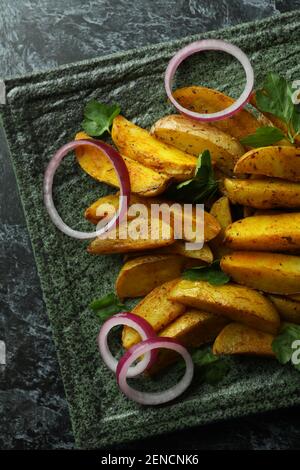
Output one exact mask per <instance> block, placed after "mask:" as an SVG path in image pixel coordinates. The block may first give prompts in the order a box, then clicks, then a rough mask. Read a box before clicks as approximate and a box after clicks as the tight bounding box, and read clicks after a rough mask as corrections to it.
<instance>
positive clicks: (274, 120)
mask: <svg viewBox="0 0 300 470" xmlns="http://www.w3.org/2000/svg"><path fill="white" fill-rule="evenodd" d="M250 103H251V104H252V106H254V108H256V109H258V107H257V102H256V94H255V93H252V95H251V99H250ZM259 112H261V111H259ZM262 115H263V116H265V117H266V119H267V120H268V121H269V122H270V123H272V124H273V125H274V126H275V127H278V129H280V130H282V132H283V133H284V134H285V135H288V131H287V127H286V124H285V123H284V122H283V121H282V120H281V119H280V118H278V117H277V116H274V115H273V114H270V113H265V112H264V113H262ZM264 125H267V124H264ZM295 144H296V145H297V146H299V145H300V136H299V135H296V136H295Z"/></svg>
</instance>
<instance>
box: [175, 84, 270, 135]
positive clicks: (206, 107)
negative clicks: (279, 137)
mask: <svg viewBox="0 0 300 470" xmlns="http://www.w3.org/2000/svg"><path fill="white" fill-rule="evenodd" d="M173 96H174V98H175V99H176V100H177V101H178V103H180V104H181V105H182V106H184V107H185V108H187V109H190V110H191V111H195V112H197V113H203V114H204V113H216V112H218V111H222V110H223V109H225V108H228V106H231V105H232V103H234V101H235V100H234V99H233V98H230V97H229V96H227V95H225V94H224V93H221V92H220V91H218V90H214V89H211V88H206V87H201V86H190V87H185V88H179V89H178V90H176V91H175V92H174V93H173ZM214 126H215V127H217V128H218V129H220V130H221V131H223V132H226V133H227V134H230V135H231V136H232V137H235V138H236V139H237V140H240V139H242V138H243V137H246V136H247V135H249V134H254V133H255V131H256V130H257V129H258V128H259V127H261V124H260V123H259V121H258V120H257V119H256V117H255V116H254V115H253V114H252V113H250V112H249V111H247V110H245V109H243V110H242V111H239V112H238V113H236V114H234V115H233V116H231V117H230V118H228V119H222V120H221V121H214Z"/></svg>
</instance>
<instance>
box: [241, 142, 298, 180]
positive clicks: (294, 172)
mask: <svg viewBox="0 0 300 470" xmlns="http://www.w3.org/2000/svg"><path fill="white" fill-rule="evenodd" d="M234 172H235V173H249V174H252V175H264V176H270V177H275V178H282V179H284V180H289V181H295V182H299V181H300V150H299V149H298V148H296V147H287V146H286V147H282V146H273V147H261V148H257V149H253V150H250V151H249V152H247V153H245V155H243V156H242V157H241V158H240V159H239V160H238V162H237V164H236V165H235V168H234Z"/></svg>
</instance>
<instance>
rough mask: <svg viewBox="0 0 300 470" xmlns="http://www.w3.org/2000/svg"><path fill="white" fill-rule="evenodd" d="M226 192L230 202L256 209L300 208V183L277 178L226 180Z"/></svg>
mask: <svg viewBox="0 0 300 470" xmlns="http://www.w3.org/2000/svg"><path fill="white" fill-rule="evenodd" d="M224 184H225V191H226V194H227V196H228V197H229V199H230V201H231V202H233V203H234V204H242V205H243V206H250V207H254V208H256V209H272V208H276V207H300V183H291V182H289V181H284V180H280V179H277V178H268V179H263V180H261V179H259V180H252V179H251V180H250V179H248V180H246V179H229V178H226V180H225V182H224Z"/></svg>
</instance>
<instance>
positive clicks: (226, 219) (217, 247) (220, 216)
mask: <svg viewBox="0 0 300 470" xmlns="http://www.w3.org/2000/svg"><path fill="white" fill-rule="evenodd" d="M210 213H211V214H212V215H213V216H214V217H215V218H216V219H217V221H218V222H219V224H220V226H221V230H220V232H219V234H218V235H217V237H216V238H214V239H213V240H211V242H210V246H211V248H212V250H213V253H214V256H215V257H216V258H217V259H219V258H221V257H222V256H223V255H225V254H226V253H228V252H229V250H228V248H226V247H225V246H224V244H223V240H224V234H225V229H226V227H227V226H228V225H230V224H231V223H232V216H231V210H230V202H229V199H228V197H226V196H222V197H221V198H220V199H218V200H217V201H216V202H214V204H213V205H212V207H211V210H210Z"/></svg>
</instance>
